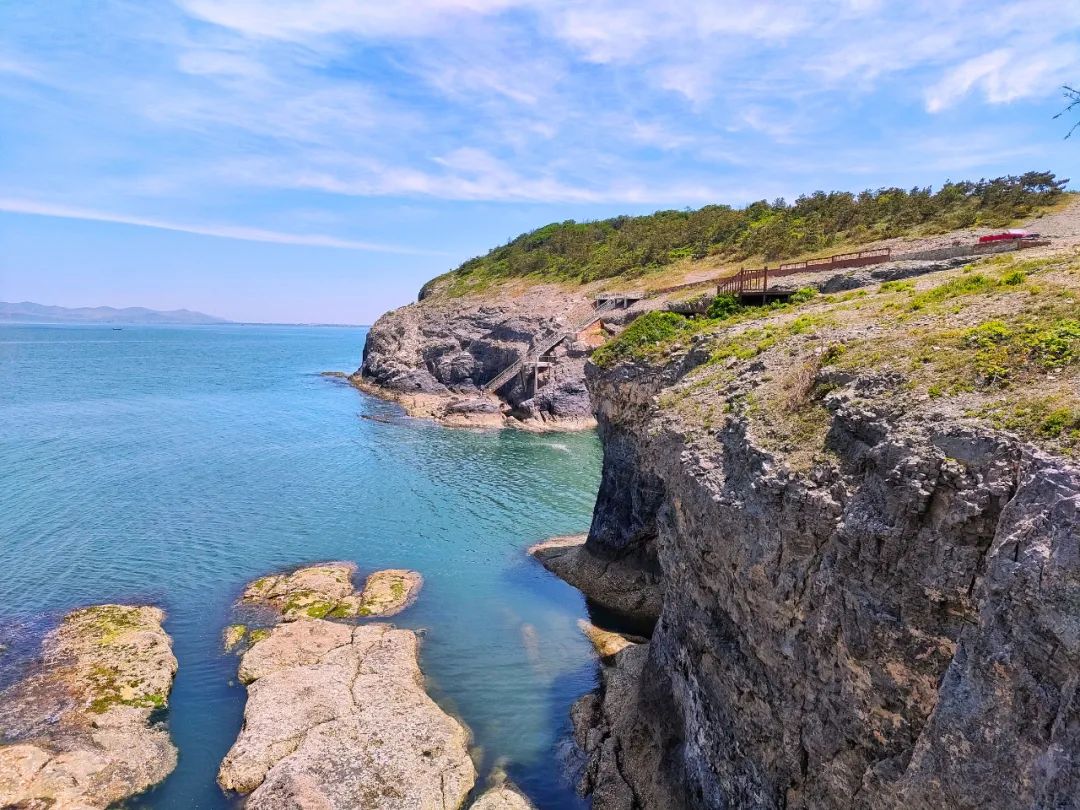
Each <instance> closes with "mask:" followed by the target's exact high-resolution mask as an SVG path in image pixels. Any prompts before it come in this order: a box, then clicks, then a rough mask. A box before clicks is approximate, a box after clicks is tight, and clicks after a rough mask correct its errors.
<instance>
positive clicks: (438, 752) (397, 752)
mask: <svg viewBox="0 0 1080 810" xmlns="http://www.w3.org/2000/svg"><path fill="white" fill-rule="evenodd" d="M240 679H241V680H242V681H243V682H244V683H246V684H248V703H247V706H246V708H245V710H244V728H243V730H242V731H241V733H240V736H239V737H238V739H237V741H236V743H235V744H234V745H233V747H232V749H231V750H230V751H229V753H228V754H227V755H226V757H225V760H224V761H223V762H222V764H221V768H220V770H219V773H218V782H219V783H220V784H221V786H222V787H223V788H225V789H227V790H235V791H238V792H241V793H251V796H250V797H249V798H248V800H247V803H246V805H245V806H246V807H247V808H248V809H249V810H261V809H264V808H265V809H266V810H271V808H273V809H274V810H276V809H277V808H281V807H312V808H314V807H318V808H326V809H327V810H336V809H337V808H342V809H344V808H355V807H365V808H401V810H406V808H410V809H411V808H417V807H424V808H432V809H433V810H441V809H442V808H447V810H450V809H456V808H458V807H460V806H461V805H462V803H463V802H464V801H465V797H466V796H467V795H468V793H469V791H470V790H471V789H472V786H473V783H474V781H475V779H476V771H475V769H474V767H473V763H472V760H471V759H470V758H469V751H468V742H469V735H468V732H467V731H466V729H465V728H464V727H463V726H462V725H461V724H460V723H459V722H458V721H456V720H454V719H453V718H452V717H450V716H449V715H447V714H446V713H445V712H443V711H442V709H440V708H439V707H438V705H436V703H435V702H434V701H433V700H432V699H431V698H430V697H429V696H428V695H427V693H426V692H425V691H424V687H423V679H422V676H421V673H420V668H419V666H418V664H417V638H416V635H415V634H414V633H413V632H411V631H409V630H399V629H396V628H394V627H392V626H390V625H386V624H367V625H361V626H358V627H350V626H347V625H344V624H337V623H334V622H328V621H323V620H311V619H300V620H298V621H295V622H289V623H285V624H281V625H278V626H277V627H275V628H274V629H273V630H272V631H271V633H270V635H269V637H267V638H266V639H265V640H263V641H260V642H258V643H256V644H255V645H254V646H253V647H252V648H251V649H250V650H248V652H247V653H245V655H244V657H243V659H242V661H241V665H240Z"/></svg>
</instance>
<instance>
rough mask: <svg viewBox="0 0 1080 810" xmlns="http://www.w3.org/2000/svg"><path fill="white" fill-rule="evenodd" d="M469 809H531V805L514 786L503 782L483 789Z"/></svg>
mask: <svg viewBox="0 0 1080 810" xmlns="http://www.w3.org/2000/svg"><path fill="white" fill-rule="evenodd" d="M470 810H533V806H532V803H531V802H530V801H529V800H528V799H526V798H525V797H524V796H523V795H522V794H521V793H519V792H518V791H517V789H516V788H514V787H513V786H512V785H509V784H505V783H504V784H501V785H497V786H495V787H491V788H488V789H487V790H485V791H484V793H483V795H481V796H480V798H479V799H477V800H476V801H475V802H474V803H473V805H472V807H471V808H470Z"/></svg>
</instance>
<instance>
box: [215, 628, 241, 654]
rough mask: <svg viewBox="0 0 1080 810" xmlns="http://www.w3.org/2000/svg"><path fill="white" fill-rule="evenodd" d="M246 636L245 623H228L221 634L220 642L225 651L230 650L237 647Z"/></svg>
mask: <svg viewBox="0 0 1080 810" xmlns="http://www.w3.org/2000/svg"><path fill="white" fill-rule="evenodd" d="M247 636H248V628H247V625H246V624H230V625H229V626H228V627H226V628H225V631H224V632H223V633H222V634H221V643H222V646H224V647H225V652H232V651H233V650H235V649H236V648H237V647H239V646H240V645H241V644H242V643H243V642H244V639H246V638H247Z"/></svg>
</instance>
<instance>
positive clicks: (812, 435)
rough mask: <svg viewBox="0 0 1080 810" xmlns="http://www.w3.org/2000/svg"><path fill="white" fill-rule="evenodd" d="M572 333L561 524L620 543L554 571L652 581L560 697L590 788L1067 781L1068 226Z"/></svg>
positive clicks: (1073, 568) (729, 798)
mask: <svg viewBox="0 0 1080 810" xmlns="http://www.w3.org/2000/svg"><path fill="white" fill-rule="evenodd" d="M594 359H595V360H596V362H595V363H594V364H591V365H590V366H589V367H588V368H587V377H588V385H589V388H590V390H591V393H592V396H593V400H594V403H595V406H596V410H597V418H598V421H599V427H600V432H601V435H602V438H603V442H604V465H603V475H602V483H601V488H600V493H599V496H598V499H597V504H596V509H595V513H594V518H593V523H592V527H591V530H590V533H589V535H588V538H587V540H586V541H585V543H584V546H582V549H583V553H587V554H588V556H589V559H590V565H595V564H596V562H595V561H596V560H600V561H607V562H609V563H615V562H617V563H618V566H612V567H611V569H610V570H612V571H615V570H619V569H620V568H622V569H625V568H629V569H630V570H631V571H632V572H633V571H635V570H636V571H637V572H638V573H636V574H635V573H631V574H630V575H628V576H627V578H626V583H625V587H624V588H622V589H620V588H612V586H611V583H608V582H600V583H599V587H598V589H597V590H596V592H592V591H590V584H589V582H588V581H584V580H583V581H579V583H578V584H579V586H581V585H584V586H585V587H584V590H585V593H586V594H587V595H588V596H590V597H592V598H594V599H595V600H596V601H598V602H600V603H602V604H604V603H605V600H607V603H608V606H609V607H612V608H616V609H617V608H618V607H619V604H611V601H612V600H611V598H610V597H611V593H612V592H614V593H616V594H617V595H618V600H620V601H621V602H625V601H626V589H627V588H633V587H635V583H636V585H637V586H638V587H644V588H646V589H647V592H645V593H643V594H642V595H641V598H640V599H639V600H637V602H635V603H636V604H643V605H645V604H653V603H654V601H653V599H654V597H656V596H657V595H658V603H659V611H658V615H656V616H655V617H654V618H655V619H656V629H655V632H654V633H653V635H652V638H651V640H650V642H649V643H648V645H640V646H637V647H633V648H630V649H627V650H624V651H622V652H619V653H618V654H617V655H615V656H614V659H613V660H612V661H609V662H608V663H606V664H605V666H604V677H603V679H602V687H601V690H600V692H599V693H597V694H595V695H590V696H588V697H587V698H585V699H583V701H582V702H581V703H580V704H579V706H578V707H577V708H576V709H575V712H574V715H575V723H576V726H577V732H578V733H577V737H578V740H579V742H581V744H582V745H583V747H584V748H585V749H586V751H587V753H588V755H589V764H588V767H587V768H586V771H585V775H584V779H583V788H584V789H585V790H586V791H589V792H591V793H592V795H593V800H594V806H595V807H596V808H597V810H611V808H639V807H641V808H644V807H648V808H654V807H695V808H698V807H703V808H728V807H740V808H779V807H786V808H856V807H857V808H889V807H892V808H901V807H903V808H927V809H929V808H942V807H949V808H976V807H979V808H985V807H992V808H1021V807H1023V808H1030V807H1040V808H1068V807H1077V806H1078V805H1077V801H1078V799H1077V797H1078V796H1080V694H1078V686H1080V634H1078V632H1077V628H1078V626H1080V465H1078V460H1080V252H1077V251H1075V250H1073V251H1071V252H1065V253H1059V254H1057V255H1052V256H1043V257H1037V258H1029V259H1022V258H1020V257H1017V256H1011V257H998V258H995V259H991V260H984V261H982V262H978V263H975V264H974V265H969V266H967V267H964V268H960V269H955V270H950V271H947V272H941V273H933V274H930V275H926V276H922V277H920V278H918V279H917V280H911V281H904V282H887V283H884V284H880V285H876V286H873V287H869V288H864V289H860V290H855V291H852V292H846V293H840V294H835V295H818V296H815V297H810V298H808V299H806V300H803V301H801V302H799V303H793V304H788V305H785V306H780V307H777V308H774V309H771V310H764V311H763V310H758V311H751V310H743V311H739V312H736V313H734V314H732V315H730V316H727V317H718V318H712V319H696V320H695V319H682V320H678V319H677V318H676V317H675V316H673V315H672V314H671V313H657V314H655V315H652V316H646V317H645V318H642V319H639V321H637V322H636V323H635V324H633V325H632V326H631V327H629V328H628V329H627V330H626V331H625V332H624V333H623V334H622V335H621V336H620V337H619V338H618V339H617V340H615V341H614V342H612V343H611V344H609V345H608V346H607V347H605V349H604V350H603V351H602V352H598V353H597V354H596V355H595V356H594ZM587 579H588V578H585V580H587Z"/></svg>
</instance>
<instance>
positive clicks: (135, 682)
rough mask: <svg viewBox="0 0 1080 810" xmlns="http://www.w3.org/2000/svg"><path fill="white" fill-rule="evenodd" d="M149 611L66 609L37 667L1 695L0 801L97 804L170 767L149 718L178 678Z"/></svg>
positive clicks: (165, 741)
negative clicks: (3, 740) (66, 612)
mask: <svg viewBox="0 0 1080 810" xmlns="http://www.w3.org/2000/svg"><path fill="white" fill-rule="evenodd" d="M164 616H165V614H164V613H163V612H162V611H161V610H159V609H158V608H154V607H133V606H127V605H96V606H93V607H88V608H83V609H81V610H76V611H73V612H72V613H69V614H68V615H67V616H66V617H65V618H64V620H63V622H62V623H61V625H60V626H59V627H58V628H57V629H56V630H54V631H52V632H51V633H50V634H49V635H48V636H47V637H46V638H45V641H44V643H43V646H42V658H41V663H40V666H39V667H38V668H37V669H35V670H34V671H33V672H31V674H30V675H29V676H28V677H27V678H26V679H25V680H23V681H22V682H21V683H18V684H16V685H15V686H13V687H11V688H10V689H9V690H7V691H6V692H5V693H4V694H3V695H0V737H2V738H4V739H6V740H10V741H11V742H10V743H9V744H7V745H3V746H0V807H20V808H21V807H26V808H38V807H41V808H46V807H48V808H52V809H53V810H59V809H60V808H69V809H70V810H89V809H90V808H95V809H96V808H105V807H108V806H110V805H112V804H114V803H116V802H118V801H122V800H123V799H126V798H128V797H129V796H133V795H135V794H137V793H141V792H142V791H144V790H146V789H147V788H149V787H151V786H152V785H154V784H156V783H158V782H160V781H161V780H162V779H164V778H165V777H166V776H167V775H168V774H169V773H170V772H171V771H172V770H173V768H175V767H176V748H175V747H174V746H173V744H172V742H171V741H170V740H169V735H168V732H167V731H166V730H165V728H164V726H163V725H161V724H160V723H152V722H151V714H152V713H153V712H154V711H155V710H157V709H161V708H164V707H165V706H166V704H167V702H168V696H169V692H170V690H171V689H172V681H173V677H174V676H175V674H176V667H177V664H176V658H175V656H174V655H173V653H172V644H171V640H170V639H169V637H168V635H166V633H165V631H164V630H163V629H162V627H161V622H162V620H163V619H164Z"/></svg>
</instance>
